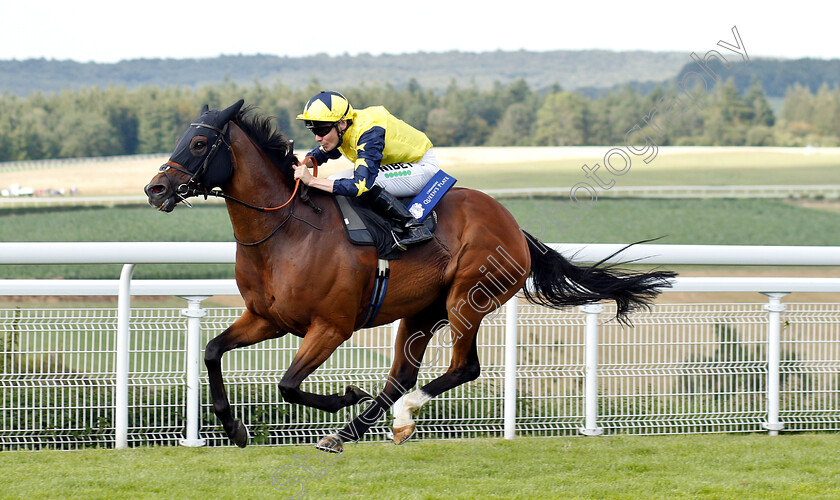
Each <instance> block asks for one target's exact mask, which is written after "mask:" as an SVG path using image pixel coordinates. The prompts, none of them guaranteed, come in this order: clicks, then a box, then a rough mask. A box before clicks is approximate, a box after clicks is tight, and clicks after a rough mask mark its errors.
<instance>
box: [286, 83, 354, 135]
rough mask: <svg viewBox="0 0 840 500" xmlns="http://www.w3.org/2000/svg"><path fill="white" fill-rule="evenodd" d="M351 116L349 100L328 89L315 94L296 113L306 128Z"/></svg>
mask: <svg viewBox="0 0 840 500" xmlns="http://www.w3.org/2000/svg"><path fill="white" fill-rule="evenodd" d="M352 117H353V107H352V106H350V101H348V100H347V98H346V97H344V96H343V95H341V94H340V93H338V92H334V91H328V90H323V91H321V92H319V93H318V94H316V95H315V97H313V98H312V99H310V100H309V102H307V103H306V106H304V107H303V113H301V114H299V115H297V119H298V120H303V121H304V125H306V128H308V129H313V128H317V127H322V126H324V125H332V124H335V123H338V122H340V121H341V120H349V119H352Z"/></svg>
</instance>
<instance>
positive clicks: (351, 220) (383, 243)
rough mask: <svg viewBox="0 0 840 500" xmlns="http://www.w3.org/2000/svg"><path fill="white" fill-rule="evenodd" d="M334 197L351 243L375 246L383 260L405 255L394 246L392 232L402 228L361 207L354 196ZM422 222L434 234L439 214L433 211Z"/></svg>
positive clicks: (395, 258) (399, 231) (407, 199)
mask: <svg viewBox="0 0 840 500" xmlns="http://www.w3.org/2000/svg"><path fill="white" fill-rule="evenodd" d="M333 200H335V204H336V205H337V206H338V210H339V212H340V213H341V218H342V221H343V222H344V229H345V231H346V232H347V238H348V239H349V240H350V242H351V243H353V244H354V245H363V246H374V247H376V252H377V254H378V255H379V258H380V259H384V260H397V259H399V258H400V257H401V256H402V252H400V251H399V250H397V249H395V248H393V246H394V236H393V235H392V231H393V232H397V234H400V233H401V232H402V230H403V228H402V227H400V226H399V225H397V224H396V223H394V222H392V221H390V220H387V219H385V218H384V217H382V216H380V215H378V214H377V213H375V212H374V211H373V210H371V209H369V208H367V207H365V206H362V205H361V204H360V203H359V202H358V201H357V200H356V199H355V198H349V197H347V196H333ZM411 201H412V198H402V199H400V202H401V203H402V204H403V205H405V204H406V203H407V202H409V203H410V202H411ZM423 224H424V225H425V226H426V227H427V228H428V229H429V231H430V232H432V233H434V232H435V229H436V228H437V214H436V213H434V211H433V212H432V216H431V217H426V218H425V219H424V220H423Z"/></svg>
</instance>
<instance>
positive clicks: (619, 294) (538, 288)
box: [522, 231, 677, 324]
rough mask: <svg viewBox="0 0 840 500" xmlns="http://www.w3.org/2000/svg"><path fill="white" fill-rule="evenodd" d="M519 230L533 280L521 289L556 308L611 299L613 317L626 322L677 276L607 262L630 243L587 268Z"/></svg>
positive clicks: (533, 300) (644, 307)
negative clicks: (619, 266)
mask: <svg viewBox="0 0 840 500" xmlns="http://www.w3.org/2000/svg"><path fill="white" fill-rule="evenodd" d="M522 232H523V233H525V237H526V239H527V240H528V250H529V251H530V253H531V276H530V277H531V281H532V286H531V287H528V286H526V287H525V290H524V291H525V297H526V298H527V299H528V300H529V301H530V302H532V303H534V304H539V305H542V306H546V307H550V308H553V309H559V308H563V307H569V306H579V305H584V304H587V303H590V302H597V301H599V300H614V301H615V303H616V306H617V310H616V314H615V315H616V319H618V321H619V322H621V323H624V324H628V323H629V319H628V314H630V313H631V312H633V311H634V310H636V309H639V308H643V309H647V308H649V307H650V305H651V302H652V301H653V299H654V298H656V296H657V295H659V293H660V292H661V291H662V289H663V288H669V287H670V286H671V283H670V282H669V281H668V280H669V279H670V278H674V277H675V276H676V275H677V274H676V273H673V272H671V271H652V272H648V273H642V272H638V273H637V272H630V271H626V270H622V269H618V268H616V264H606V261H607V260H609V259H611V258H612V257H615V256H616V255H617V254H619V253H621V252H623V251H624V250H626V249H627V248H628V247H630V246H632V245H627V246H626V247H624V248H622V249H621V250H619V251H618V252H615V253H614V254H612V255H610V256H609V257H606V258H604V259H603V260H601V261H600V262H598V263H596V264H594V265H592V266H590V267H584V266H576V265H574V264H572V263H571V262H569V261H568V260H567V259H566V258H565V257H563V256H562V255H560V253H559V252H557V251H555V250H553V249H551V248H549V247H547V246H545V245H543V244H542V243H541V242H540V241H539V240H538V239H536V238H534V237H533V236H531V235H530V234H528V233H527V232H525V231H522ZM640 243H641V242H640ZM633 245H635V243H633ZM529 288H531V289H530V290H529Z"/></svg>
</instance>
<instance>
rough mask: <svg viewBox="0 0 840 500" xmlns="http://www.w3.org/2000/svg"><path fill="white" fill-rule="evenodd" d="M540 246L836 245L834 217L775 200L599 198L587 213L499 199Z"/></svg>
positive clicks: (549, 203)
mask: <svg viewBox="0 0 840 500" xmlns="http://www.w3.org/2000/svg"><path fill="white" fill-rule="evenodd" d="M504 205H505V206H506V207H507V208H508V209H509V210H510V211H511V212H512V213H513V214H514V216H515V217H516V219H517V221H519V223H520V225H522V227H523V228H525V229H526V230H527V231H529V232H531V233H532V234H533V235H534V236H537V237H538V238H540V239H541V240H542V241H545V242H553V243H557V242H575V243H629V242H633V241H639V240H643V239H648V238H658V237H660V236H661V237H663V238H662V239H661V240H660V241H658V242H657V243H662V244H680V245H687V244H696V245H840V214H838V213H831V212H828V211H824V210H815V209H812V208H805V207H801V206H797V205H794V204H791V203H788V202H785V201H781V200H752V199H738V200H733V199H715V200H698V199H687V200H645V199H599V200H597V201H596V202H595V203H592V204H591V207H590V208H589V209H580V208H577V206H575V205H574V204H572V203H571V202H568V201H562V200H556V199H537V200H525V199H516V200H505V201H504Z"/></svg>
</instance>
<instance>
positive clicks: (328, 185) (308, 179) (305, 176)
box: [295, 162, 335, 193]
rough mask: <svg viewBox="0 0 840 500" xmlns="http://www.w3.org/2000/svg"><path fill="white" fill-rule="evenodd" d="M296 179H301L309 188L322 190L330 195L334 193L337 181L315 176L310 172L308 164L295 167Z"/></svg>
mask: <svg viewBox="0 0 840 500" xmlns="http://www.w3.org/2000/svg"><path fill="white" fill-rule="evenodd" d="M295 179H300V182H302V183H304V184H306V185H307V186H309V187H313V188H315V189H320V190H322V191H326V192H328V193H332V192H333V184H335V181H334V180H332V179H322V178H320V177H315V176H313V175H312V174H311V173H310V172H309V167H308V166H307V164H306V162H304V163H301V164H300V165H297V166H295Z"/></svg>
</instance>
